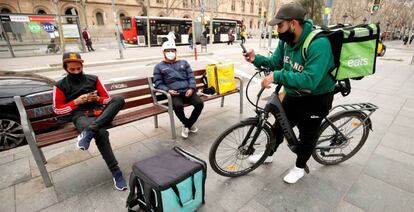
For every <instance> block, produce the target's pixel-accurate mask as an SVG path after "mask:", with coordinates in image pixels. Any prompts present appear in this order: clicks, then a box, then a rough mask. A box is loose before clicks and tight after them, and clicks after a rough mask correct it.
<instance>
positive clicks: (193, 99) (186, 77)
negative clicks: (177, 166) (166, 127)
mask: <svg viewBox="0 0 414 212" xmlns="http://www.w3.org/2000/svg"><path fill="white" fill-rule="evenodd" d="M162 50H163V54H164V60H163V61H162V62H160V63H158V64H157V65H156V66H155V68H154V84H155V87H156V88H158V89H160V90H164V91H167V92H168V93H170V94H171V97H172V103H173V109H174V112H175V115H177V117H178V119H180V121H181V123H183V125H184V126H183V128H182V130H181V136H182V137H183V138H188V133H189V132H192V133H195V132H197V131H198V129H197V127H196V126H194V123H195V122H196V121H197V119H198V117H199V116H200V114H201V111H202V110H203V107H204V103H203V101H202V100H201V99H200V97H199V96H198V95H197V94H196V81H195V78H194V73H193V71H192V70H191V67H190V64H188V62H187V61H185V60H177V55H176V53H177V48H176V47H175V43H174V42H172V41H166V42H164V43H163V44H162ZM184 103H189V104H191V105H193V106H194V110H193V112H192V113H191V116H190V118H186V117H185V114H184Z"/></svg>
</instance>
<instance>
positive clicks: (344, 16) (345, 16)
mask: <svg viewBox="0 0 414 212" xmlns="http://www.w3.org/2000/svg"><path fill="white" fill-rule="evenodd" d="M342 18H344V24H345V20H346V18H348V14H346V13H345V14H344V15H343V16H342Z"/></svg>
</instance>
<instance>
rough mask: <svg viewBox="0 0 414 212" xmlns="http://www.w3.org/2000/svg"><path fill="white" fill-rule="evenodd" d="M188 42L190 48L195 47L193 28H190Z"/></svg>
mask: <svg viewBox="0 0 414 212" xmlns="http://www.w3.org/2000/svg"><path fill="white" fill-rule="evenodd" d="M188 43H189V44H190V46H189V47H190V49H193V28H192V27H190V28H189V29H188Z"/></svg>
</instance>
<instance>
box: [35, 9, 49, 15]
mask: <svg viewBox="0 0 414 212" xmlns="http://www.w3.org/2000/svg"><path fill="white" fill-rule="evenodd" d="M36 14H47V13H46V11H45V10H43V9H39V10H37V12H36Z"/></svg>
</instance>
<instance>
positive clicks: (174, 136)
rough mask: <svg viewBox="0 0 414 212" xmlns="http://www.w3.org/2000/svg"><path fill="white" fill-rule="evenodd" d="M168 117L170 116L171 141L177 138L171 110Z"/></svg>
mask: <svg viewBox="0 0 414 212" xmlns="http://www.w3.org/2000/svg"><path fill="white" fill-rule="evenodd" d="M168 115H169V116H170V125H171V137H172V139H176V138H177V133H176V131H175V121H174V112H173V110H169V111H168Z"/></svg>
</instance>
